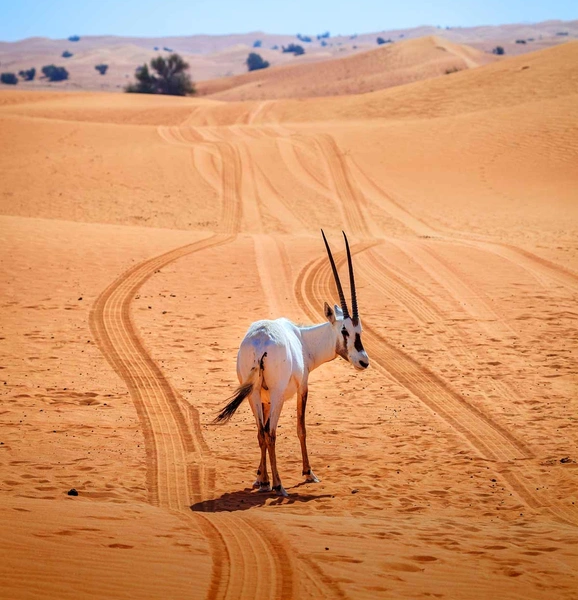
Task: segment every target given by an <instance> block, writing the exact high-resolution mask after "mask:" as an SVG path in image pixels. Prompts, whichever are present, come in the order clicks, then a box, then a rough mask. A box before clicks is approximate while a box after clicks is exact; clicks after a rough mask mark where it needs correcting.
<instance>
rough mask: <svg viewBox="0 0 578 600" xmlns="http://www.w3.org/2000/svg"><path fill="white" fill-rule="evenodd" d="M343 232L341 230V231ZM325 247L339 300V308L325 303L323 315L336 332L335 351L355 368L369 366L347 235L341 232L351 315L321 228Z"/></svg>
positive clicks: (361, 368)
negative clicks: (362, 339)
mask: <svg viewBox="0 0 578 600" xmlns="http://www.w3.org/2000/svg"><path fill="white" fill-rule="evenodd" d="M342 233H343V232H342ZM321 235H322V236H323V241H324V242H325V247H326V248H327V254H328V256H329V262H330V263H331V268H332V269H333V276H334V277H335V285H336V286H337V292H338V293H339V301H340V302H341V308H340V307H339V306H337V304H335V305H334V307H333V308H331V307H330V306H329V304H327V302H326V303H325V316H326V317H327V320H328V321H329V322H330V323H331V325H333V328H334V330H335V334H336V346H335V351H336V352H337V354H339V356H341V357H342V358H344V359H345V360H347V361H349V362H350V363H351V364H352V365H353V366H354V367H355V368H356V369H359V370H363V369H367V367H369V358H368V356H367V352H366V351H365V349H364V348H363V344H362V343H361V331H362V330H361V320H360V318H359V312H358V310H357V296H356V294H355V279H354V277H353V263H352V262H351V253H350V251H349V243H348V241H347V236H346V235H345V233H343V237H344V238H345V248H346V250H347V262H348V264H349V284H350V287H351V315H350V314H349V309H348V308H347V302H345V295H344V294H343V288H342V287H341V282H340V281H339V275H338V273H337V267H336V266H335V261H334V260H333V256H332V254H331V250H330V248H329V244H328V243H327V239H326V238H325V234H324V233H323V230H321Z"/></svg>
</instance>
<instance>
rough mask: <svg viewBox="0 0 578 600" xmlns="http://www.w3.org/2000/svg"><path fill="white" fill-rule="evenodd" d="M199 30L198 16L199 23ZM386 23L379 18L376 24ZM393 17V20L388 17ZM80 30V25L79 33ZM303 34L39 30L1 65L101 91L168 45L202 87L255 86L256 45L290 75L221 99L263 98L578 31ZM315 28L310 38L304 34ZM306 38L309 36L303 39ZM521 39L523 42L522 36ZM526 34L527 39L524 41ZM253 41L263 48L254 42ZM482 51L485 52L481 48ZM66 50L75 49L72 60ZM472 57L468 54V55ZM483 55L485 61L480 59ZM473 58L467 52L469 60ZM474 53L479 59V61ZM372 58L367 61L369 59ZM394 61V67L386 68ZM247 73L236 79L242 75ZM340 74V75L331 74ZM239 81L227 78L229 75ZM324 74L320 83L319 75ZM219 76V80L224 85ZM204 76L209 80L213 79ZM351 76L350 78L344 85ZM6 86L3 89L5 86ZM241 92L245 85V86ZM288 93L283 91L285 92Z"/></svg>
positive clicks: (562, 38)
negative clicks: (283, 82)
mask: <svg viewBox="0 0 578 600" xmlns="http://www.w3.org/2000/svg"><path fill="white" fill-rule="evenodd" d="M191 25H192V28H193V30H194V24H191ZM377 25H379V23H378V22H377V21H376V26H377ZM384 25H386V24H384ZM72 33H74V32H72ZM301 33H302V34H303V35H300V38H301V39H299V37H298V35H297V32H295V34H296V35H280V34H273V33H266V32H263V31H254V32H250V33H243V34H228V35H190V36H173V37H158V38H145V37H127V36H112V35H101V36H84V35H80V36H78V37H79V39H78V40H77V41H70V40H69V39H50V38H43V37H31V38H26V39H23V40H17V41H10V42H6V41H0V68H1V72H12V73H15V74H17V73H18V72H19V71H21V70H24V69H30V68H31V67H34V68H35V69H36V71H37V75H36V78H35V79H34V80H33V81H23V80H21V81H20V82H19V83H18V87H19V88H21V89H25V90H31V89H53V90H68V91H70V90H93V91H94V90H99V91H111V92H122V91H123V90H124V88H125V86H126V85H127V83H128V82H130V81H132V80H133V77H134V72H135V69H136V68H137V67H140V66H141V65H143V64H144V63H148V62H150V60H151V59H152V58H153V57H155V56H158V55H159V54H163V55H167V54H168V52H170V51H174V52H178V53H179V54H180V55H181V56H183V57H184V58H185V59H186V61H187V62H188V63H189V65H190V73H191V75H192V77H193V79H194V81H196V82H203V83H202V84H200V85H199V91H200V92H203V93H207V91H208V90H209V91H215V88H216V89H217V90H221V91H222V89H223V88H224V89H229V88H231V87H232V86H238V85H239V84H240V83H248V84H250V83H251V82H253V81H254V80H255V79H256V80H257V83H258V82H260V81H261V79H262V78H263V77H264V76H265V73H259V74H258V75H257V74H255V75H252V76H249V77H247V65H246V59H247V56H248V54H249V53H250V52H258V53H259V54H260V55H261V56H262V57H263V59H264V60H267V61H268V62H269V63H270V64H271V66H272V67H280V68H281V67H283V66H289V67H294V68H292V69H290V70H289V71H288V72H286V73H285V72H283V70H282V69H281V73H282V75H281V74H280V73H279V72H278V71H276V73H274V74H269V73H267V75H266V78H267V79H268V78H269V77H271V78H272V79H273V82H271V84H268V85H267V86H266V89H265V90H260V89H258V88H257V83H255V84H254V85H244V86H243V87H242V89H239V90H237V92H236V93H234V94H231V93H229V94H226V95H224V96H223V97H222V99H227V100H241V99H246V100H251V99H252V100H255V99H267V98H273V97H289V96H291V95H294V96H299V97H305V96H310V95H313V96H318V95H328V94H345V93H347V94H352V93H356V94H359V93H363V92H367V91H370V90H377V89H381V88H382V87H389V86H391V85H399V84H401V83H408V82H410V81H416V80H419V79H424V78H426V77H432V76H438V75H440V74H443V73H445V72H446V70H453V69H458V70H461V69H463V68H466V67H471V66H472V62H474V63H476V64H483V63H484V62H485V61H488V60H492V59H493V58H494V55H493V54H492V50H493V49H494V48H495V47H496V46H501V47H502V48H503V49H504V51H505V56H506V57H509V56H515V55H518V54H525V53H528V52H533V51H536V50H540V49H545V48H549V47H552V46H556V45H560V44H564V43H565V42H567V41H573V40H576V39H578V21H545V22H542V23H525V24H506V25H495V26H480V27H452V28H448V27H444V26H443V25H439V26H422V27H414V28H408V29H397V30H393V29H384V30H378V31H375V32H372V33H359V35H358V34H356V33H353V32H352V33H351V34H349V35H345V32H342V33H340V32H335V31H332V32H321V31H319V32H301ZM306 33H308V34H309V35H308V36H306V35H305V34H306ZM326 33H330V34H331V35H330V37H317V34H326ZM439 37H442V38H444V41H443V42H442V44H434V46H437V45H441V46H443V47H444V48H445V49H446V52H447V54H445V55H443V54H441V55H440V52H442V51H440V50H438V51H435V50H434V49H433V48H430V47H429V46H428V44H427V43H426V42H424V40H423V39H422V40H421V41H420V42H418V43H417V44H415V45H414V46H412V45H411V44H410V46H409V48H404V49H400V50H395V51H393V52H390V53H387V52H383V50H384V49H385V48H386V47H388V46H394V47H396V46H397V45H401V46H404V44H405V43H406V42H407V41H414V40H418V38H430V39H431V38H439ZM378 38H381V39H382V40H383V41H387V44H385V45H384V46H378V44H377V39H378ZM303 39H305V40H307V39H310V41H303ZM518 42H520V43H518ZM521 42H523V43H521ZM291 43H293V44H298V45H301V46H302V47H303V49H304V50H305V54H303V55H300V56H296V55H294V54H292V53H285V52H282V49H283V47H287V46H288V45H289V44H291ZM255 44H257V45H258V47H255ZM450 44H453V45H454V46H457V47H458V48H459V47H460V46H463V45H465V46H468V49H467V50H466V51H465V53H464V51H461V50H460V51H458V52H457V54H456V53H455V52H454V50H455V49H456V48H452V47H450ZM376 49H378V50H379V49H381V50H382V52H377V53H375V54H373V55H372V57H371V58H368V57H367V56H366V57H365V58H361V59H359V60H352V61H344V62H340V61H338V62H337V63H335V62H333V61H334V59H343V58H346V57H354V56H355V55H357V54H365V53H367V52H368V51H370V50H376ZM476 51H477V54H475V52H476ZM64 52H68V53H70V54H71V55H72V56H69V57H68V58H64V57H63V56H62V54H63V53H64ZM465 55H466V56H465ZM481 57H484V59H485V60H481ZM464 59H465V60H464ZM471 59H473V61H472V60H471ZM319 62H323V63H328V64H327V65H323V66H322V67H320V68H319V69H318V70H317V72H316V73H315V74H314V75H313V74H312V73H311V63H319ZM368 63H369V64H368ZM50 64H56V65H58V66H63V67H65V68H66V69H67V70H68V72H69V75H70V77H69V79H68V80H66V81H60V82H54V83H51V82H49V81H47V80H46V79H45V78H44V79H43V78H42V77H41V75H42V73H41V69H42V67H43V66H45V65H50ZM99 64H106V65H108V70H107V71H106V74H105V75H100V74H99V73H98V72H97V71H96V70H95V68H94V67H95V65H99ZM385 69H387V71H390V73H389V74H388V75H385V76H384V75H383V74H381V75H380V73H379V71H383V70H385ZM238 75H245V77H242V78H241V79H240V82H239V81H238V80H237V78H236V76H238ZM280 77H283V78H286V79H288V80H289V83H290V86H285V87H290V88H291V91H288V90H285V94H283V93H282V91H283V90H282V88H283V86H280V85H279V79H280ZM332 77H337V78H338V81H337V82H335V81H333V80H332V79H331V78H332ZM229 78H230V79H231V80H232V81H227V79H229ZM320 78H321V81H320ZM214 79H220V81H219V82H218V83H217V82H215V81H213V80H214ZM205 82H206V83H205ZM344 84H347V85H344ZM4 87H5V86H4V85H1V84H0V88H4ZM238 92H240V93H238ZM280 92H281V93H280Z"/></svg>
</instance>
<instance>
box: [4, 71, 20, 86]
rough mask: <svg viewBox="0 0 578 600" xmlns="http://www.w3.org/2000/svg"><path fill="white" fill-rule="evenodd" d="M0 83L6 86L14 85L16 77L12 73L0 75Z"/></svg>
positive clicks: (16, 80)
mask: <svg viewBox="0 0 578 600" xmlns="http://www.w3.org/2000/svg"><path fill="white" fill-rule="evenodd" d="M0 81H1V82H2V83H6V84H8V85H16V84H17V83H18V77H16V75H15V74H14V73H2V74H1V75H0Z"/></svg>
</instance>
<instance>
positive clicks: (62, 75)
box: [42, 65, 68, 81]
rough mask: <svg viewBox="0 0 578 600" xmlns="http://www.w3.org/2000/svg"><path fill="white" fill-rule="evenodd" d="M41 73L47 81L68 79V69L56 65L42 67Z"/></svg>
mask: <svg viewBox="0 0 578 600" xmlns="http://www.w3.org/2000/svg"><path fill="white" fill-rule="evenodd" d="M42 73H43V74H44V77H46V78H47V79H48V81H64V80H65V79H68V71H67V70H66V69H65V68H64V67H57V66H56V65H46V66H45V67H42Z"/></svg>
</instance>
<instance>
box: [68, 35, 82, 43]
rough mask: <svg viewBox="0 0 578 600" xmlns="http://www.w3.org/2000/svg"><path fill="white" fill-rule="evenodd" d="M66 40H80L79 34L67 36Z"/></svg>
mask: <svg viewBox="0 0 578 600" xmlns="http://www.w3.org/2000/svg"><path fill="white" fill-rule="evenodd" d="M68 41H69V42H80V36H79V35H71V36H70V37H69V38H68Z"/></svg>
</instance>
